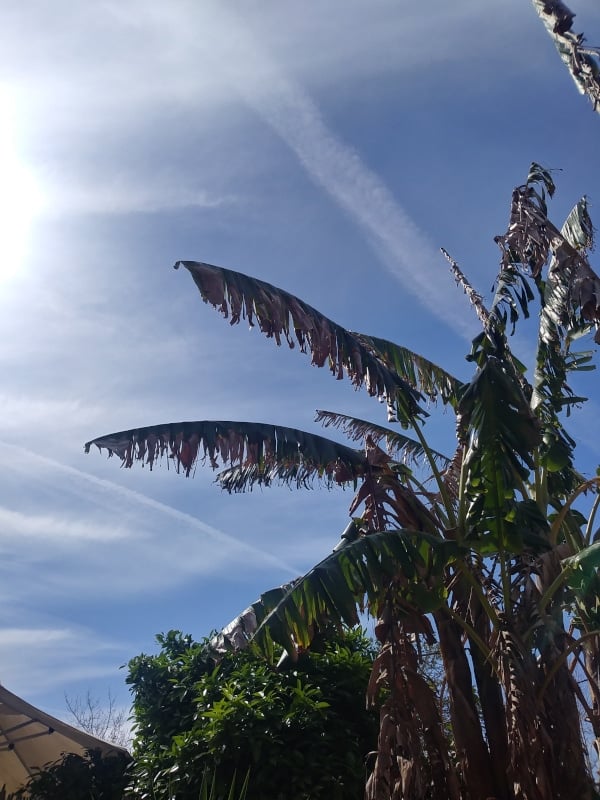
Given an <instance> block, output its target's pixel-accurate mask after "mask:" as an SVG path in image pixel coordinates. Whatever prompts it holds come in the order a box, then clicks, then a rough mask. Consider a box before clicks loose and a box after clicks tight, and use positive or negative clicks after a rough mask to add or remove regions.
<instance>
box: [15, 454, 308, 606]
mask: <svg viewBox="0 0 600 800" xmlns="http://www.w3.org/2000/svg"><path fill="white" fill-rule="evenodd" d="M0 465H2V470H3V473H4V474H5V475H7V476H8V478H10V473H11V471H13V472H14V471H17V472H19V473H20V475H21V477H22V476H23V475H28V476H29V488H30V490H31V489H32V490H33V492H34V493H40V497H46V498H47V497H48V496H49V495H50V496H52V497H54V499H55V502H58V500H56V498H57V497H58V498H59V499H60V505H59V506H57V507H56V508H55V511H54V513H40V511H38V510H31V509H28V510H27V511H20V510H18V509H15V508H9V507H6V506H5V507H3V508H0V521H1V522H2V523H3V528H2V536H1V537H0V545H1V543H2V540H4V541H7V540H10V542H11V543H12V550H13V553H14V555H15V556H16V557H17V558H19V559H25V560H26V559H30V560H32V561H33V562H37V561H39V560H40V559H45V560H47V561H51V562H56V564H57V565H59V569H58V570H57V571H56V572H55V573H48V574H45V575H44V576H43V583H44V584H45V585H46V586H48V587H52V588H53V589H54V590H55V591H62V592H68V591H72V590H73V589H74V588H79V589H81V590H83V591H84V592H88V593H89V592H92V593H93V592H94V591H96V590H97V587H98V586H101V585H102V582H103V581H104V580H106V579H107V578H108V576H110V581H111V588H112V590H113V591H114V592H121V593H125V594H129V593H131V592H134V591H143V590H144V589H148V588H149V576H152V578H151V584H152V587H153V588H154V589H156V588H157V587H163V588H164V587H166V586H169V585H174V584H177V583H178V582H181V581H185V580H187V579H188V578H190V577H195V578H199V577H200V576H202V575H213V574H219V573H220V572H221V571H222V570H226V571H227V572H228V573H229V574H234V573H235V571H236V570H244V569H246V568H247V567H248V565H249V564H252V566H253V569H256V570H261V569H266V570H277V571H279V572H281V573H283V579H285V578H286V577H287V576H289V575H297V574H298V571H299V570H298V569H297V568H296V567H294V565H292V564H290V563H288V562H287V561H285V560H284V559H282V558H279V557H277V556H275V555H274V554H273V553H272V552H269V551H267V550H266V549H263V548H261V547H259V546H256V545H254V544H251V543H248V542H245V541H242V540H240V539H238V538H237V537H234V536H232V535H230V534H227V533H225V532H223V531H221V530H219V529H217V528H215V527H213V526H211V525H208V524H206V523H205V522H203V521H202V520H200V519H198V518H197V517H195V516H193V515H191V514H188V513H186V512H183V511H179V510H178V509H176V508H173V507H172V506H170V505H167V504H165V503H162V502H159V501H157V500H154V499H152V498H150V497H147V496H146V495H145V494H143V493H141V492H139V491H136V490H134V489H131V488H127V487H126V486H123V485H120V484H117V483H113V482H112V481H110V480H106V479H104V478H99V477H96V476H95V475H92V474H89V473H87V472H85V471H83V470H80V469H77V468H75V467H71V466H68V465H66V464H63V463H61V462H59V461H56V460H54V459H51V458H48V457H46V456H41V455H39V454H36V453H33V452H31V451H30V450H27V449H25V448H22V447H19V446H16V445H11V444H7V443H5V442H1V443H0ZM41 490H43V494H42V493H41ZM73 499H76V503H73ZM15 502H18V500H16V501H15ZM40 502H43V500H40ZM61 525H64V530H62V529H61ZM111 528H112V530H111V531H109V532H108V533H107V529H111ZM165 529H168V530H169V536H168V541H167V540H166V539H165V534H164V531H165ZM32 539H35V541H36V549H35V550H33V551H31V548H30V541H31V540H32ZM77 545H79V547H77ZM71 561H73V563H74V564H75V563H79V564H80V568H79V569H77V570H71V569H70V566H71ZM61 564H62V565H63V566H64V567H66V568H65V569H61V568H60V565H61ZM22 567H23V568H25V565H24V564H23V565H22ZM88 570H89V571H88Z"/></svg>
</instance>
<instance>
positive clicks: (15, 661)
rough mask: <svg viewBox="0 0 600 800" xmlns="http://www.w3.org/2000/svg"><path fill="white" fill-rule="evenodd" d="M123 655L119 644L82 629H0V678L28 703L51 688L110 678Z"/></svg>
mask: <svg viewBox="0 0 600 800" xmlns="http://www.w3.org/2000/svg"><path fill="white" fill-rule="evenodd" d="M124 655H126V647H124V645H123V643H118V642H111V641H108V640H107V639H105V638H103V637H101V636H98V634H97V633H94V632H92V631H90V630H88V629H87V628H84V627H60V628H57V627H25V626H24V627H21V628H16V627H5V628H3V627H0V657H1V659H2V674H1V675H0V678H1V680H2V683H3V685H5V686H6V687H7V688H8V689H9V690H10V691H13V692H16V693H17V694H22V695H23V696H24V697H25V698H26V699H28V700H34V699H35V696H36V695H38V694H42V693H44V692H45V691H47V690H48V689H52V688H54V687H60V686H67V685H69V684H73V683H75V682H83V683H84V685H86V684H87V685H89V683H90V682H91V681H93V680H96V679H99V678H105V679H107V680H108V679H109V678H110V679H112V678H114V674H115V671H116V669H117V667H118V666H119V663H122V662H123V660H124ZM63 716H64V714H63Z"/></svg>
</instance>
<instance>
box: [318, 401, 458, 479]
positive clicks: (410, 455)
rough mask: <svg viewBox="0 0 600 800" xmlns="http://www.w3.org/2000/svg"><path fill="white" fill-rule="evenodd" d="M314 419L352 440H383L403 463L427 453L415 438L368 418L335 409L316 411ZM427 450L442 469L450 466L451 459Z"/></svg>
mask: <svg viewBox="0 0 600 800" xmlns="http://www.w3.org/2000/svg"><path fill="white" fill-rule="evenodd" d="M315 421H316V422H320V423H321V424H322V425H323V427H325V428H328V427H330V426H331V427H333V428H338V429H339V430H341V431H342V432H343V433H345V434H346V436H347V437H348V438H349V439H351V440H352V441H354V442H358V441H361V440H364V439H366V438H367V437H368V436H369V437H371V439H372V440H373V442H375V444H380V443H381V442H382V441H384V440H385V443H386V447H387V450H388V452H389V453H390V455H393V456H394V458H395V459H396V460H398V461H402V462H405V463H408V462H417V461H418V462H422V461H423V460H424V459H425V458H426V455H427V454H426V453H425V450H424V448H423V445H422V444H421V442H417V441H416V440H415V439H411V438H410V437H409V436H404V434H402V433H399V432H398V431H394V430H391V429H390V428H385V427H383V426H381V425H375V424H374V423H373V422H369V421H368V420H364V419H357V418H356V417H350V416H348V415H346V414H338V413H337V412H335V411H317V415H316V417H315ZM429 452H430V453H431V455H432V456H433V458H434V460H435V462H436V464H437V465H438V466H441V467H442V468H444V469H446V468H448V467H449V466H450V462H451V459H449V458H448V456H445V455H444V454H443V453H438V451H437V450H430V451H429Z"/></svg>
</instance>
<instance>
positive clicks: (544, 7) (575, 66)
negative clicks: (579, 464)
mask: <svg viewBox="0 0 600 800" xmlns="http://www.w3.org/2000/svg"><path fill="white" fill-rule="evenodd" d="M533 7H534V8H535V10H536V11H537V13H538V16H539V17H540V19H541V20H542V22H543V23H544V26H545V28H546V30H547V31H548V33H549V34H550V36H551V37H552V40H553V41H554V44H555V45H556V49H557V50H558V52H559V55H560V57H561V59H562V61H563V63H564V64H565V66H566V67H567V69H568V70H569V73H570V74H571V77H572V78H573V80H574V81H575V85H576V86H577V89H578V91H579V92H580V94H584V95H586V96H587V97H588V98H589V99H590V100H591V102H592V105H593V106H594V110H595V111H597V112H600V55H599V51H598V48H597V47H586V45H585V36H584V35H583V34H582V33H574V32H573V30H572V26H573V19H574V17H575V14H573V12H572V11H571V10H570V9H569V8H567V6H566V5H565V4H564V3H563V2H561V0H533Z"/></svg>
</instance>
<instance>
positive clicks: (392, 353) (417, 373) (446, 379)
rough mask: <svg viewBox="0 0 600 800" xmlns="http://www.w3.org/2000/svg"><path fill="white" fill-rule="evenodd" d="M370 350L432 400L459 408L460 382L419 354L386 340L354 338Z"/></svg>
mask: <svg viewBox="0 0 600 800" xmlns="http://www.w3.org/2000/svg"><path fill="white" fill-rule="evenodd" d="M355 335H356V336H357V337H358V338H359V339H360V341H361V342H363V344H364V345H365V346H366V347H367V349H368V350H369V351H370V352H371V353H373V354H374V355H375V356H376V357H377V358H378V359H381V361H383V362H384V363H385V364H386V365H387V366H388V367H389V368H390V369H391V370H393V371H394V372H395V373H396V374H397V375H400V376H401V377H402V378H403V379H404V380H405V381H407V382H408V383H409V384H410V385H411V386H412V387H413V388H414V389H417V390H418V391H419V392H421V393H422V394H424V395H426V396H427V398H428V399H429V400H434V401H435V400H438V399H441V400H442V402H443V403H444V404H446V403H449V404H450V405H452V406H453V407H454V408H455V407H456V403H457V397H458V395H459V393H460V389H461V386H462V383H461V381H459V380H458V378H455V377H454V375H451V374H450V373H449V372H448V371H447V370H445V369H442V367H439V366H438V365H437V364H434V363H433V361H429V360H428V359H426V358H424V357H423V356H421V355H419V354H418V353H415V352H413V351H412V350H409V349H408V348H406V347H401V345H399V344H394V342H390V341H388V340H387V339H380V338H378V337H377V336H368V335H367V334H364V333H357V334H355Z"/></svg>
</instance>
